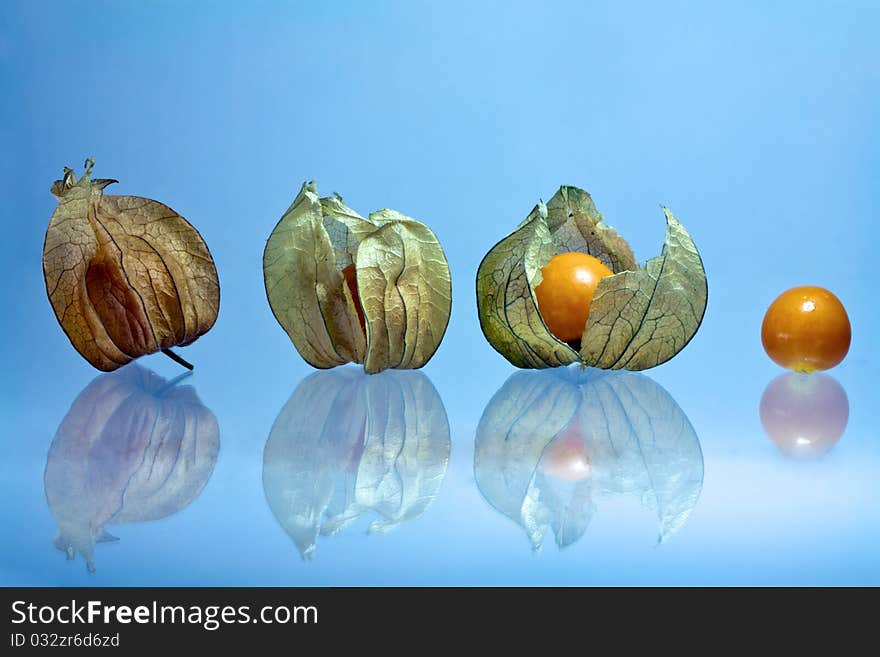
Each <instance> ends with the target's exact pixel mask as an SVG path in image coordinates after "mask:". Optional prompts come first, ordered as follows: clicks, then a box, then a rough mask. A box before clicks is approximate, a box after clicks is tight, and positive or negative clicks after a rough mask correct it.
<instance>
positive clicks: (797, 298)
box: [761, 285, 851, 372]
mask: <svg viewBox="0 0 880 657" xmlns="http://www.w3.org/2000/svg"><path fill="white" fill-rule="evenodd" d="M850 338H851V333H850V325H849V317H847V315H846V310H844V308H843V304H842V303H840V300H839V299H838V298H837V297H836V296H834V295H833V294H832V293H831V292H829V291H828V290H826V289H825V288H821V287H816V286H813V285H805V286H802V287H793V288H791V289H790V290H786V291H785V292H783V293H782V294H780V295H779V296H778V297H777V298H776V300H775V301H774V302H773V303H771V304H770V307H769V308H768V309H767V313H766V314H765V315H764V323H763V324H762V325H761V342H763V343H764V351H766V352H767V355H768V356H770V358H772V359H773V360H774V361H775V362H776V363H777V364H779V365H781V366H782V367H786V368H788V369H790V370H794V371H795V372H815V371H816V370H827V369H830V368H832V367H834V366H835V365H837V364H838V363H839V362H840V361H842V360H843V358H844V356H846V352H847V351H849V342H850Z"/></svg>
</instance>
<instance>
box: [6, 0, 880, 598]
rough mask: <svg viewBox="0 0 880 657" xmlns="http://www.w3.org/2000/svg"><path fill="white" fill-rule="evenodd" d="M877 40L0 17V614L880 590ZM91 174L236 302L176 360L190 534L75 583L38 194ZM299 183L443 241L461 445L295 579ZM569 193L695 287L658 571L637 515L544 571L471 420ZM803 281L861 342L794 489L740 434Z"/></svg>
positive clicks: (551, 558)
mask: <svg viewBox="0 0 880 657" xmlns="http://www.w3.org/2000/svg"><path fill="white" fill-rule="evenodd" d="M878 23H880V7H878V5H877V4H876V3H873V2H868V1H865V2H834V3H830V2H829V3H801V2H774V3H766V2H736V3H727V4H723V3H711V6H710V4H709V3H699V2H692V3H690V2H665V3H662V4H659V3H647V2H645V3H638V2H635V3H631V2H609V3H575V2H571V3H556V2H548V3H537V2H533V3H518V2H496V3H489V2H480V3H470V2H462V3H453V2H445V3H430V4H429V3H427V2H406V3H404V2H399V3H396V2H394V3H392V2H377V3H357V2H350V3H345V2H321V3H308V4H306V3H280V2H279V3H272V2H261V3H247V4H246V3H239V2H211V3H196V2H143V3H141V2H94V1H92V2H78V1H71V0H65V1H64V2H34V3H31V2H24V1H19V2H4V3H2V5H0V62H2V64H0V76H2V77H0V85H2V86H0V88H2V91H3V98H4V102H3V103H2V106H0V112H2V117H0V118H2V120H0V141H2V144H3V148H2V157H0V180H2V183H0V184H2V192H3V193H2V198H3V202H4V213H3V214H4V218H3V221H2V222H0V238H2V242H0V243H2V245H3V256H2V258H0V276H2V280H3V285H2V288H0V295H2V296H0V308H2V309H3V325H2V326H3V328H2V342H0V350H2V362H3V364H4V372H5V373H4V376H3V378H2V382H0V386H2V391H0V408H2V415H3V423H2V438H0V440H2V443H3V444H2V448H3V450H2V453H3V458H2V459H0V527H2V532H0V533H2V539H0V583H2V584H6V585H19V584H26V585H78V584H89V585H123V584H147V585H152V584H155V585H163V584H169V585H171V584H176V585H199V584H211V585H214V584H217V585H220V584H232V585H239V584H240V585H251V584H253V585H256V584H263V585H315V584H317V585H328V584H334V585H338V584H355V585H357V584H591V583H596V584H704V583H706V584H708V583H720V584H832V583H835V584H869V583H870V584H880V485H878V481H877V474H878V472H880V469H878V466H880V444H878V435H877V433H878V432H877V428H876V419H877V418H876V415H877V409H878V394H877V392H876V376H875V371H874V369H873V368H874V367H876V362H877V346H876V345H877V342H876V341H877V339H878V337H880V316H878V310H877V308H878V303H877V283H876V270H875V268H874V267H873V264H872V263H873V257H874V256H875V255H876V253H877V252H878V248H880V245H878V235H880V232H878V228H877V225H878V223H877V219H878V209H880V208H878V195H877V180H878V178H880V118H878V117H880V112H878V110H880V42H878V40H877V38H876V26H877V25H878ZM86 155H91V156H94V158H95V159H96V161H97V165H96V168H95V175H96V176H98V177H113V178H117V179H119V180H120V181H121V182H120V184H119V185H116V186H114V188H112V190H111V192H112V193H120V194H134V195H141V196H147V197H151V198H154V199H157V200H161V201H163V202H165V203H167V204H169V205H171V206H172V207H173V208H175V209H176V210H177V211H178V212H180V213H181V214H183V215H184V216H185V217H187V218H188V219H189V220H190V221H191V222H192V223H193V224H195V225H196V226H197V227H198V229H199V230H200V232H201V233H202V235H203V236H204V237H205V239H206V241H207V243H208V244H209V246H210V248H211V251H212V252H213V254H214V258H215V260H216V263H217V267H218V270H219V273H220V279H221V286H222V304H221V309H220V317H219V320H218V323H217V325H216V326H215V328H214V329H213V330H212V331H211V332H210V333H209V334H208V335H206V336H204V337H203V338H201V339H200V340H199V341H198V342H197V343H195V344H194V345H192V346H191V347H189V348H187V349H186V350H185V351H184V355H185V357H186V358H188V359H189V360H191V361H193V362H194V363H196V366H197V367H196V374H195V376H194V377H192V378H191V381H190V382H191V383H192V384H193V385H194V386H195V387H196V389H197V391H198V393H199V395H200V397H201V398H202V400H203V401H204V403H205V404H206V405H207V406H209V407H210V408H211V409H212V410H213V411H214V413H215V414H216V416H217V418H218V421H219V424H220V431H221V453H220V458H219V461H218V463H217V466H216V469H215V471H214V475H213V477H212V478H211V480H210V482H209V483H208V485H207V487H206V488H205V490H204V491H203V492H202V494H201V496H200V497H199V498H198V499H197V500H196V501H195V502H194V503H193V504H192V505H190V506H189V507H188V508H186V509H185V510H184V511H182V512H180V513H178V514H176V515H174V516H172V517H170V518H168V519H166V520H162V521H157V522H152V523H143V524H136V525H125V526H121V527H117V528H111V531H113V533H114V534H116V535H117V536H119V537H120V538H121V540H120V541H119V542H117V543H113V544H109V545H101V546H99V547H98V548H97V550H96V562H97V568H98V569H97V573H96V574H95V575H92V576H89V575H88V574H87V573H86V571H85V567H84V566H83V563H82V561H81V560H77V561H74V562H72V563H67V562H65V561H64V558H63V555H62V554H61V553H59V552H57V551H56V550H55V549H54V548H53V546H52V539H53V537H54V535H55V526H54V522H53V520H52V517H51V516H50V514H49V511H48V508H47V504H46V500H45V496H44V492H43V479H42V475H43V468H44V467H45V460H46V453H47V450H48V447H49V444H50V442H51V440H52V436H53V434H54V433H55V430H56V428H57V426H58V424H59V422H60V421H61V419H62V418H63V416H64V414H65V413H66V411H67V409H68V408H69V406H70V404H71V403H72V402H73V400H74V398H75V397H76V395H77V394H78V393H79V392H80V390H81V389H83V388H84V387H85V386H86V385H87V384H88V383H89V382H90V381H91V380H92V378H93V377H94V376H95V375H96V372H94V371H93V370H92V369H91V368H90V367H89V365H88V364H87V363H85V362H84V361H83V360H82V359H81V358H80V357H79V356H78V355H77V354H76V353H75V351H74V350H73V349H72V348H71V347H70V345H69V344H68V341H67V339H66V337H65V336H64V334H63V333H62V331H61V330H60V329H59V327H58V326H57V324H56V322H55V319H54V317H53V314H52V311H51V308H50V306H49V304H48V302H47V300H46V296H45V288H44V284H43V279H42V272H41V267H40V258H41V248H42V241H43V234H44V231H45V228H46V224H47V222H48V219H49V216H50V215H51V213H52V211H53V209H54V207H55V199H54V198H53V197H52V196H51V195H50V194H49V191H48V189H49V186H50V184H51V182H52V181H53V180H54V179H56V178H57V177H59V175H60V172H61V167H62V166H64V165H70V166H75V167H77V168H79V167H80V166H81V163H82V160H83V158H84V157H85V156H86ZM306 179H315V180H317V181H318V184H319V189H320V190H321V191H322V192H323V193H330V192H332V191H338V192H340V193H342V194H343V195H344V196H345V199H346V202H347V203H348V204H349V205H351V206H352V207H354V208H355V209H358V210H359V211H361V212H369V211H371V210H374V209H378V208H382V207H393V208H395V209H397V210H400V211H401V212H404V213H406V214H408V215H411V216H414V217H418V218H420V219H422V220H423V221H425V222H426V223H428V224H429V225H430V226H431V227H432V228H433V229H434V230H435V232H436V233H437V235H438V237H439V238H440V240H441V241H442V243H443V245H444V248H445V250H446V253H447V256H448V259H449V263H450V266H451V269H452V275H453V293H454V303H453V313H452V320H451V323H450V326H449V330H448V333H447V335H446V338H445V340H444V342H443V344H442V346H441V347H440V350H439V351H438V352H437V354H436V356H435V358H434V359H433V360H432V361H431V362H430V363H429V365H428V366H427V367H426V368H425V370H424V372H425V373H426V374H427V375H428V376H429V377H430V379H431V380H432V382H433V383H434V385H435V386H436V388H437V390H438V392H439V393H440V395H441V397H442V399H443V402H444V404H445V407H446V410H447V413H448V416H449V421H450V424H451V427H452V453H451V461H450V465H449V469H448V472H447V475H446V479H445V481H444V483H443V486H442V489H441V491H440V494H439V496H438V497H437V499H436V500H435V501H434V504H433V505H432V507H431V508H430V509H429V510H428V511H427V513H426V514H425V515H424V516H423V517H421V518H419V519H418V520H416V521H414V522H412V523H410V524H407V525H404V526H403V527H401V528H399V529H398V530H397V531H396V532H394V533H391V534H388V535H384V536H366V535H365V534H364V532H363V531H362V530H363V528H364V525H363V524H359V525H357V526H355V527H353V528H350V529H349V530H348V531H346V532H345V533H344V534H342V535H341V536H336V537H331V538H327V539H326V540H323V541H319V544H318V549H317V556H316V558H315V560H314V561H311V562H305V561H302V560H301V559H300V558H299V555H298V553H297V552H296V549H295V547H294V546H293V544H292V543H291V541H290V540H289V538H288V537H287V536H286V535H285V534H284V532H283V531H282V530H281V528H280V527H279V526H278V524H277V522H276V521H275V519H274V517H273V516H272V514H271V512H270V511H269V509H268V507H267V504H266V502H265V499H264V495H263V491H262V483H261V468H262V450H263V446H264V444H265V442H266V439H267V436H268V433H269V430H270V428H271V426H272V423H273V421H274V418H275V416H276V414H277V413H278V412H279V410H280V409H281V407H282V406H283V405H284V403H285V402H286V400H287V399H288V397H289V396H290V394H291V392H292V391H293V389H294V388H295V387H296V385H297V384H298V383H299V382H300V381H301V380H302V379H303V378H304V377H305V376H306V375H308V374H309V373H310V371H311V370H310V368H309V367H308V366H307V365H306V364H305V363H304V362H303V361H302V360H301V359H300V357H299V356H298V355H297V353H296V352H295V350H294V349H293V347H292V345H291V344H290V342H289V340H288V338H287V336H286V335H285V334H284V332H283V331H282V330H281V329H280V328H279V327H278V325H277V324H276V323H275V321H274V319H273V317H272V314H271V312H270V310H269V308H268V305H267V303H266V300H265V294H264V291H263V282H262V274H261V254H262V249H263V244H264V241H265V239H266V237H267V236H268V234H269V232H270V231H271V229H272V227H273V226H274V225H275V223H276V221H277V220H278V218H279V217H280V215H281V213H282V212H283V211H284V210H285V209H286V208H287V207H288V205H289V203H290V201H291V199H292V198H293V196H294V195H295V194H296V192H297V190H298V189H299V186H300V184H301V182H302V181H303V180H306ZM560 184H574V185H577V186H580V187H584V188H586V189H588V190H589V191H590V192H591V193H592V194H593V197H594V199H595V201H596V203H597V205H598V206H599V208H600V210H601V211H602V212H603V213H604V215H605V217H606V219H607V220H608V221H609V223H611V224H612V225H614V226H615V227H616V228H618V229H619V230H620V232H621V233H622V234H623V235H624V236H626V237H627V238H628V239H629V241H630V243H631V245H632V246H633V248H634V250H635V252H636V256H637V257H638V258H639V259H640V260H644V259H645V258H647V257H650V256H653V255H655V254H657V253H659V251H660V248H661V245H662V240H663V231H664V222H663V216H662V213H661V211H660V207H659V205H660V204H661V203H662V204H665V205H667V206H669V207H670V208H671V209H672V210H673V211H674V212H675V213H676V215H677V216H678V217H679V218H680V219H681V220H682V222H683V223H684V224H685V225H686V226H687V227H688V228H689V230H690V231H691V233H692V235H693V237H694V239H695V241H696V243H697V244H698V246H699V247H700V250H701V253H702V255H703V259H704V261H705V263H706V269H707V272H708V276H709V289H710V294H709V308H708V312H707V315H706V318H705V321H704V323H703V326H702V328H701V329H700V332H699V333H698V335H697V336H696V338H695V339H694V340H693V341H692V343H691V344H690V345H689V346H688V347H687V348H686V349H685V350H684V352H682V353H681V354H680V355H679V356H677V357H676V358H675V359H674V360H673V361H671V362H669V363H667V364H665V365H663V366H661V367H659V368H657V369H655V370H652V371H650V372H649V375H650V376H651V377H652V378H653V379H654V380H655V381H657V382H658V383H660V384H661V385H662V386H663V387H664V388H665V389H666V390H668V391H669V393H670V394H671V395H672V396H673V397H674V398H675V399H676V401H677V402H678V404H679V405H680V406H681V408H682V409H683V410H684V411H685V412H686V413H687V415H688V417H689V419H690V421H691V423H692V424H693V426H694V428H695V430H696V432H697V434H698V435H699V437H700V440H701V444H702V449H703V453H704V457H705V482H704V487H703V492H702V497H701V499H700V501H699V504H698V505H697V507H696V509H695V510H694V513H693V514H692V516H691V518H690V520H689V522H688V524H687V525H686V526H685V527H684V528H683V529H682V530H681V531H680V532H679V533H678V534H677V535H676V536H674V537H673V538H671V539H670V541H669V542H668V543H665V544H663V545H662V546H659V547H657V546H655V538H656V526H655V525H656V521H655V520H654V519H653V517H652V515H651V513H650V512H648V511H646V510H645V509H643V508H642V507H641V506H640V505H639V504H638V500H625V499H622V500H619V501H616V502H612V503H609V504H606V505H604V506H603V507H602V508H601V509H600V511H599V512H598V513H597V514H596V517H595V520H594V522H593V524H592V526H591V527H590V528H589V529H588V531H587V533H586V535H585V536H584V537H583V539H582V540H581V541H579V542H578V543H576V544H575V545H573V546H571V547H569V548H567V549H564V550H558V549H557V548H556V547H555V546H554V545H553V544H552V542H550V543H549V544H548V545H546V546H545V548H544V550H543V551H542V552H541V553H539V554H532V553H531V551H530V549H529V545H528V541H527V540H526V538H525V535H524V534H523V532H522V530H521V528H519V527H517V526H516V525H515V524H514V523H512V522H511V521H510V520H508V519H507V518H505V517H503V516H502V515H501V514H499V513H498V512H496V511H495V510H494V509H492V508H491V507H490V506H489V504H488V503H486V502H485V500H484V499H483V498H482V497H481V495H480V493H479V491H478V489H477V487H476V485H475V482H474V478H473V470H472V468H473V451H474V431H475V428H476V425H477V422H478V421H479V418H480V415H481V413H482V411H483V408H484V406H485V404H486V403H487V402H488V401H489V399H490V398H491V397H492V395H493V394H494V392H495V391H496V390H497V389H498V388H499V387H500V386H501V385H502V383H503V382H504V381H505V379H506V378H507V377H508V376H509V375H510V374H511V372H512V368H511V367H510V366H509V365H508V364H507V362H506V361H504V360H503V359H502V358H501V357H500V356H499V355H498V354H496V353H495V352H494V351H493V350H492V349H491V347H489V345H488V344H487V343H486V342H485V341H484V340H483V338H482V335H481V333H480V329H479V325H478V321H477V317H476V310H475V303H474V293H473V278H474V273H475V271H476V268H477V265H478V263H479V261H480V259H481V258H482V256H483V255H484V254H485V252H486V251H487V250H488V248H489V247H491V246H492V245H493V244H494V243H495V242H496V241H497V240H498V239H500V238H501V237H502V236H504V235H505V234H507V233H508V232H509V231H510V230H511V229H512V227H514V226H515V225H516V224H517V223H518V222H519V221H520V220H521V219H522V218H523V217H524V216H525V215H526V213H527V212H528V211H529V210H530V209H531V208H532V206H533V205H534V204H535V203H536V201H537V200H538V199H539V198H541V197H543V198H545V199H547V198H549V197H550V196H551V195H552V194H553V193H554V191H555V190H556V189H557V187H558V186H559V185H560ZM798 284H817V285H822V286H825V287H828V288H829V289H831V290H833V291H834V292H835V293H836V294H837V295H838V296H839V297H840V298H841V300H842V301H843V303H844V304H845V306H846V307H847V309H848V311H849V314H850V319H851V321H852V325H853V343H852V348H851V351H850V354H849V356H848V357H847V359H846V361H845V362H844V363H843V364H842V365H840V366H839V367H838V368H836V369H835V370H834V371H833V373H832V374H833V376H834V378H835V379H837V381H839V382H840V383H841V385H843V386H844V388H845V389H846V391H847V393H848V395H849V402H850V420H849V426H848V428H847V432H846V435H845V436H844V437H843V439H842V440H841V441H840V443H839V444H838V445H837V446H836V447H835V449H834V450H833V451H832V452H831V453H830V454H829V455H828V456H827V457H826V458H824V459H822V460H819V461H815V462H810V463H803V462H795V461H790V460H786V459H785V458H783V457H782V456H781V455H780V453H779V452H778V450H777V449H776V447H775V446H774V445H773V444H772V443H771V442H770V440H769V439H768V438H767V436H766V435H764V433H763V431H762V429H761V424H760V421H759V418H758V402H759V399H760V396H761V393H762V391H763V389H764V387H765V386H766V385H767V383H768V382H769V381H770V380H771V379H772V378H773V377H775V376H776V375H777V374H778V373H779V369H778V368H777V367H776V366H775V365H773V363H772V362H770V361H769V360H768V359H767V358H766V356H765V355H764V353H763V351H762V349H761V343H760V339H759V326H760V322H761V318H762V315H763V313H764V310H765V309H766V307H767V305H768V304H769V302H770V301H771V300H772V299H773V298H774V297H775V296H776V294H778V293H779V292H780V291H781V290H783V289H785V288H787V287H790V286H793V285H798ZM141 362H142V364H143V365H144V366H146V367H149V368H151V369H153V370H155V371H156V372H158V373H159V374H162V375H163V376H172V375H175V374H177V373H178V371H179V370H178V368H177V366H176V365H174V364H173V363H171V362H170V361H167V359H165V358H164V357H162V356H152V357H149V358H145V359H143V360H142V361H141Z"/></svg>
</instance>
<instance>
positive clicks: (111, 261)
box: [43, 159, 220, 371]
mask: <svg viewBox="0 0 880 657" xmlns="http://www.w3.org/2000/svg"><path fill="white" fill-rule="evenodd" d="M93 165H94V161H92V160H91V159H88V160H86V172H85V174H84V175H83V177H82V178H81V179H79V180H77V178H76V175H75V174H74V172H73V171H72V170H71V169H68V168H67V167H65V169H64V178H63V179H62V180H56V181H55V184H54V185H52V193H53V194H54V195H55V196H56V197H58V200H59V203H58V207H57V208H56V209H55V212H54V213H53V214H52V218H51V220H50V221H49V227H48V229H47V230H46V242H45V244H44V246H43V275H44V276H45V279H46V292H47V293H48V295H49V301H50V302H51V303H52V308H53V309H54V310H55V316H56V317H57V318H58V322H59V323H60V324H61V327H62V328H63V329H64V332H65V333H66V334H67V337H68V338H70V342H71V343H72V344H73V346H74V347H76V350H77V351H78V352H79V353H80V354H81V355H82V356H83V358H85V359H86V360H87V361H89V362H90V363H91V364H92V365H94V366H95V367H97V368H98V369H99V370H104V371H111V370H115V369H117V368H118V367H121V366H123V365H125V364H126V363H128V362H130V361H132V360H133V359H135V358H138V357H140V356H144V355H146V354H152V353H154V352H157V351H160V350H161V351H163V352H165V353H166V354H168V355H169V356H171V357H172V358H174V359H175V360H177V361H178V362H180V363H181V364H183V365H185V366H187V367H189V368H190V369H192V366H191V365H189V364H188V363H186V361H184V360H183V359H181V358H180V357H179V356H177V355H176V354H173V353H172V352H171V351H170V348H171V347H173V346H184V345H188V344H190V343H191V342H193V341H194V340H196V338H198V337H199V336H200V335H202V334H204V333H206V332H207V331H208V330H209V329H210V328H211V327H212V326H213V325H214V322H215V320H216V319H217V311H218V309H219V307H220V284H219V281H218V280H217V270H216V269H215V267H214V260H213V259H212V258H211V252H210V251H208V247H207V245H206V244H205V241H204V240H203V239H202V236H201V235H199V233H198V231H197V230H196V229H195V228H193V227H192V225H190V223H189V222H188V221H187V220H186V219H184V218H183V217H181V216H180V215H179V214H177V213H176V212H175V211H174V210H172V209H171V208H169V207H168V206H166V205H163V204H162V203H159V202H157V201H153V200H151V199H148V198H141V197H139V196H109V195H106V194H104V188H105V187H106V186H107V185H109V184H111V183H114V182H116V181H115V180H92V179H91V175H90V174H91V170H92V166H93Z"/></svg>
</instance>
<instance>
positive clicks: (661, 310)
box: [477, 187, 707, 370]
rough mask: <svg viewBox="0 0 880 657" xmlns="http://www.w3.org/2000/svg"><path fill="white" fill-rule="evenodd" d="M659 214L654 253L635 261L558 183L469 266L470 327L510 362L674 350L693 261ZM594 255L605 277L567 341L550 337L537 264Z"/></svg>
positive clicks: (680, 232) (630, 363) (608, 361)
mask: <svg viewBox="0 0 880 657" xmlns="http://www.w3.org/2000/svg"><path fill="white" fill-rule="evenodd" d="M663 211H664V213H665V214H666V241H665V243H664V245H663V252H662V253H661V255H659V256H658V257H656V258H652V259H650V260H648V261H647V262H646V263H645V265H644V266H643V267H642V268H638V266H637V265H636V261H635V258H634V256H633V254H632V251H631V250H630V248H629V246H628V245H627V243H626V241H625V240H624V239H623V238H622V237H621V236H620V235H618V233H617V231H615V230H614V229H613V228H611V227H610V226H608V225H607V224H605V222H604V221H603V219H602V215H601V214H600V213H599V211H598V210H597V209H596V206H595V205H594V204H593V200H592V199H591V198H590V195H589V194H588V193H587V192H585V191H583V190H581V189H578V188H576V187H561V188H560V189H559V191H558V192H557V193H556V194H555V195H554V196H553V198H552V199H550V202H549V203H548V204H547V205H544V204H543V203H541V204H539V205H538V206H536V207H535V208H534V209H533V210H532V212H531V213H530V214H529V216H528V217H527V218H526V219H525V220H524V221H523V222H522V223H521V224H520V225H519V226H518V227H517V229H516V230H515V231H514V232H513V233H511V234H510V235H508V236H507V237H505V238H504V239H503V240H501V241H500V242H498V244H496V245H495V246H493V247H492V249H491V250H490V251H489V253H487V254H486V257H485V258H483V261H482V262H481V263H480V267H479V269H478V270H477V307H478V310H479V316H480V326H481V327H482V329H483V334H484V335H485V336H486V339H487V340H488V341H489V343H490V344H491V345H492V346H493V347H494V348H495V349H496V350H497V351H498V352H499V353H500V354H501V355H502V356H504V357H505V358H506V359H507V360H509V361H510V362H511V363H513V364H514V365H516V366H517V367H525V368H536V369H539V368H546V367H558V366H560V365H569V364H571V363H575V362H578V363H581V364H583V365H587V366H591V367H598V368H601V369H626V370H644V369H648V368H650V367H654V366H656V365H659V364H661V363H663V362H665V361H667V360H669V359H670V358H672V357H673V356H675V354H677V353H678V352H679V351H681V350H682V349H684V347H685V346H686V345H687V343H688V342H689V341H690V340H691V338H692V337H693V336H694V334H695V333H696V332H697V329H698V328H699V326H700V323H701V322H702V319H703V314H704V312H705V310H706V299H707V287H706V273H705V271H704V269H703V262H702V260H701V259H700V254H699V252H698V251H697V247H696V245H695V244H694V242H693V240H692V239H691V236H690V235H689V234H688V232H687V231H686V230H685V229H684V226H682V225H681V223H679V221H678V220H677V219H676V218H675V217H674V216H673V215H672V213H671V212H670V211H669V210H667V209H666V208H663ZM568 251H579V252H583V253H587V254H590V255H592V256H595V257H596V258H598V259H599V260H601V261H602V263H603V264H604V265H605V266H606V267H608V268H609V269H610V270H611V271H612V272H614V275H612V276H606V277H605V278H603V279H601V280H600V281H599V284H598V286H597V288H596V293H595V294H594V296H593V299H592V302H591V304H590V314H589V317H588V318H587V323H586V326H585V327H584V331H583V335H582V337H581V339H580V341H579V343H577V344H568V343H565V342H562V341H560V340H558V339H557V338H556V337H555V336H553V335H552V334H551V333H550V331H549V330H548V329H547V327H546V326H545V325H544V322H543V320H542V319H541V315H540V313H539V312H538V305H537V299H536V297H535V291H534V290H535V288H536V287H537V286H538V285H539V284H540V283H541V269H542V268H543V267H544V266H545V265H546V264H547V263H548V262H549V261H550V259H551V258H552V257H553V256H554V255H556V254H559V253H565V252H568Z"/></svg>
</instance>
